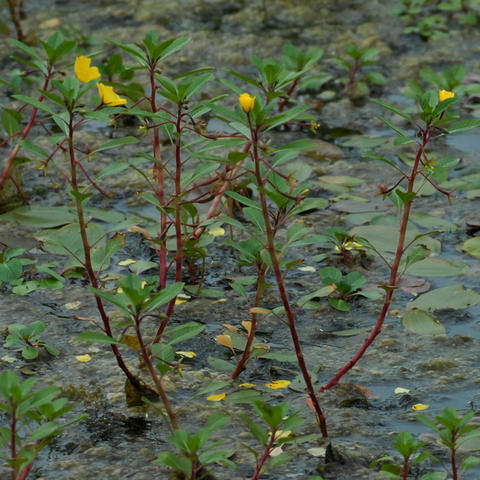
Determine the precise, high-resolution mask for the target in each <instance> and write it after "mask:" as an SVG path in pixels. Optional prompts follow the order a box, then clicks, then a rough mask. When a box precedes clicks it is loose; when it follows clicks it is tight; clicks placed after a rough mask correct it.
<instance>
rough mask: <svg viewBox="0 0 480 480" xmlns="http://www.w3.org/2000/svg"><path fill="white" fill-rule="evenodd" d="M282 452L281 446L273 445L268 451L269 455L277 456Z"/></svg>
mask: <svg viewBox="0 0 480 480" xmlns="http://www.w3.org/2000/svg"><path fill="white" fill-rule="evenodd" d="M282 453H283V450H282V446H281V445H280V446H278V447H275V448H274V449H272V450H271V451H270V456H271V457H278V456H279V455H281V454H282Z"/></svg>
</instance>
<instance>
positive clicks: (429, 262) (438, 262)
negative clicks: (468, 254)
mask: <svg viewBox="0 0 480 480" xmlns="http://www.w3.org/2000/svg"><path fill="white" fill-rule="evenodd" d="M420 243H422V242H420ZM469 270H470V267H469V266H468V265H467V264H465V263H461V262H452V261H450V260H443V259H441V258H426V259H425V260H421V261H419V262H417V263H415V264H414V265H411V266H410V267H409V268H407V270H406V272H407V273H408V275H415V276H418V277H454V276H457V275H465V274H466V273H468V272H469Z"/></svg>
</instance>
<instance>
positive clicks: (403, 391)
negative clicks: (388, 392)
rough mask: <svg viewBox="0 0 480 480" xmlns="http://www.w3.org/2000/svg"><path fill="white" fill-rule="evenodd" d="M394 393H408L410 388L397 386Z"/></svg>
mask: <svg viewBox="0 0 480 480" xmlns="http://www.w3.org/2000/svg"><path fill="white" fill-rule="evenodd" d="M394 393H397V394H399V393H410V389H409V388H403V387H397V388H396V389H395V390H394Z"/></svg>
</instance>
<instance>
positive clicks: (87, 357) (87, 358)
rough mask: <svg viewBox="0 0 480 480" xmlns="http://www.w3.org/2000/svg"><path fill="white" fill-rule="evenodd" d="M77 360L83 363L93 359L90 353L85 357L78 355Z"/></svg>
mask: <svg viewBox="0 0 480 480" xmlns="http://www.w3.org/2000/svg"><path fill="white" fill-rule="evenodd" d="M75 358H76V359H77V360H78V361H79V362H82V363H86V362H89V361H90V360H91V359H92V357H91V356H90V355H89V354H88V353H86V354H85V355H77V356H76V357H75Z"/></svg>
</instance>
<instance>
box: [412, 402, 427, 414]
mask: <svg viewBox="0 0 480 480" xmlns="http://www.w3.org/2000/svg"><path fill="white" fill-rule="evenodd" d="M429 406H430V405H426V404H425V403H416V404H415V405H414V406H413V407H412V410H415V411H417V412H418V411H419V410H426V409H427V408H428V407H429Z"/></svg>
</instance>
